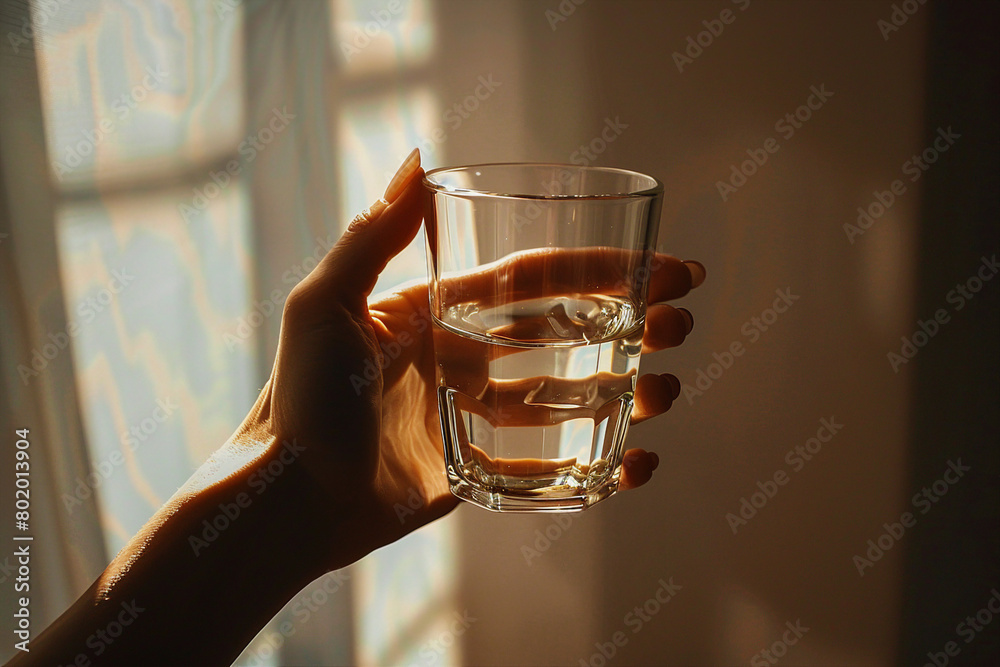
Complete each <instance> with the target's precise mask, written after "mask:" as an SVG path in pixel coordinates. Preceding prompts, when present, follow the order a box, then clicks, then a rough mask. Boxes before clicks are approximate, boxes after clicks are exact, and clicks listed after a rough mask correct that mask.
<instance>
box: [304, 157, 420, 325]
mask: <svg viewBox="0 0 1000 667" xmlns="http://www.w3.org/2000/svg"><path fill="white" fill-rule="evenodd" d="M423 173H424V172H423V170H422V169H421V168H420V151H419V150H418V149H416V148H414V149H413V152H412V153H410V154H409V155H408V156H407V158H406V159H405V160H404V161H403V164H402V166H400V168H399V171H397V172H396V175H395V176H393V178H392V180H391V181H390V182H389V186H388V187H387V188H386V190H385V194H384V195H383V196H382V198H381V199H379V200H378V201H377V202H375V203H374V204H373V205H372V206H370V207H369V208H368V209H366V210H365V211H364V212H363V213H361V214H360V215H358V216H357V217H356V218H354V220H353V221H352V222H351V224H350V226H349V227H348V228H347V231H346V232H344V235H343V236H341V237H340V240H339V241H337V243H336V245H334V246H333V247H332V248H330V251H329V252H328V253H327V254H326V256H325V257H324V258H323V259H322V261H321V262H320V263H319V265H318V266H317V267H316V269H315V270H314V271H313V272H312V273H311V274H310V275H309V276H308V277H307V278H306V281H308V282H309V284H308V285H307V286H306V285H304V286H303V287H305V288H306V289H308V290H309V291H310V292H312V293H313V294H314V295H315V296H316V297H317V298H319V299H321V300H323V301H327V299H338V300H340V301H341V302H342V303H344V304H345V305H347V306H349V307H356V312H364V310H365V306H366V300H367V298H368V296H369V295H370V294H371V292H372V290H373V289H374V288H375V283H376V281H377V280H378V277H379V274H380V273H382V270H383V269H385V266H386V264H388V263H389V260H390V259H392V258H393V257H395V256H396V255H398V254H399V253H400V252H401V251H402V250H403V249H404V248H405V247H406V246H407V245H409V243H410V241H412V240H413V238H414V236H416V234H417V230H418V229H420V223H421V222H422V220H423V214H424V202H425V200H426V198H427V197H428V196H429V193H427V192H426V190H425V189H424V187H423V185H422V184H421V181H422V179H423ZM327 303H329V302H328V301H327Z"/></svg>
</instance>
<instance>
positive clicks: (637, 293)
mask: <svg viewBox="0 0 1000 667" xmlns="http://www.w3.org/2000/svg"><path fill="white" fill-rule="evenodd" d="M424 185H425V186H426V187H427V188H429V189H430V191H431V197H430V202H431V203H430V208H429V210H428V211H427V214H426V215H425V221H426V225H427V266H428V273H429V281H428V282H429V290H430V295H429V296H430V310H431V315H432V317H433V336H434V338H433V342H434V354H435V361H436V365H437V388H438V404H439V412H440V417H441V430H442V437H443V440H444V455H445V464H446V467H447V473H448V478H449V483H450V486H451V491H452V493H454V494H455V495H456V496H458V497H459V498H462V499H464V500H467V501H470V502H472V503H475V504H477V505H480V506H481V507H485V508H486V509H490V510H495V511H500V512H509V511H572V510H582V509H586V508H587V507H590V506H591V505H593V504H594V503H596V502H599V501H600V500H603V499H604V498H607V497H609V496H611V495H612V494H614V493H615V492H616V491H617V489H618V481H619V477H620V475H621V464H622V456H623V452H624V446H623V445H624V442H625V436H626V434H627V433H628V425H629V416H630V414H631V412H632V401H633V394H634V391H635V385H636V378H637V376H638V369H639V353H640V351H641V349H642V334H643V329H644V326H645V316H646V294H647V289H648V283H649V276H650V263H651V261H652V258H653V252H654V245H655V241H656V234H657V227H658V224H659V216H660V205H661V202H662V198H663V185H662V183H660V182H659V181H658V180H657V179H655V178H653V177H651V176H646V175H644V174H640V173H637V172H634V171H627V170H624V169H612V168H605V167H585V166H576V165H562V164H481V165H472V166H465V167H452V168H443V169H435V170H432V171H429V172H427V174H426V176H425V179H424Z"/></svg>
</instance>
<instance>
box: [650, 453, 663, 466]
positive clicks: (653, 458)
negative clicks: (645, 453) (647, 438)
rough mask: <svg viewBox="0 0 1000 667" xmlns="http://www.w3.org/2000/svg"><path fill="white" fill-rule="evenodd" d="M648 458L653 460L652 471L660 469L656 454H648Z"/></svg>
mask: <svg viewBox="0 0 1000 667" xmlns="http://www.w3.org/2000/svg"><path fill="white" fill-rule="evenodd" d="M649 458H651V459H652V460H653V470H656V469H657V468H659V467H660V457H659V456H657V455H656V452H650V453H649Z"/></svg>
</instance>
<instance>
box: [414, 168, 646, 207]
mask: <svg viewBox="0 0 1000 667" xmlns="http://www.w3.org/2000/svg"><path fill="white" fill-rule="evenodd" d="M479 167H555V168H561V169H571V170H574V171H591V172H604V173H615V174H625V175H629V176H639V177H641V178H648V179H650V180H652V181H653V183H654V185H653V187H651V188H645V189H642V190H626V191H624V192H606V193H593V194H529V193H517V192H493V191H491V190H483V189H477V188H457V187H453V186H449V185H445V184H443V183H438V182H435V181H434V180H432V178H431V177H432V176H435V175H437V174H443V173H447V172H458V171H469V170H472V169H476V168H479ZM423 185H424V187H426V188H427V189H429V190H432V191H434V192H440V193H443V194H449V195H458V196H474V197H475V196H479V197H505V198H510V199H541V200H566V199H570V200H586V199H629V198H635V199H638V198H653V197H656V196H658V195H662V194H663V182H662V181H661V180H660V179H658V178H656V177H655V176H650V175H649V174H644V173H642V172H640V171H635V170H632V169H623V168H621V167H600V166H591V165H580V164H565V163H560V162H482V163H479V164H466V165H459V166H455V167H437V168H435V169H431V170H430V171H428V172H426V173H424V178H423Z"/></svg>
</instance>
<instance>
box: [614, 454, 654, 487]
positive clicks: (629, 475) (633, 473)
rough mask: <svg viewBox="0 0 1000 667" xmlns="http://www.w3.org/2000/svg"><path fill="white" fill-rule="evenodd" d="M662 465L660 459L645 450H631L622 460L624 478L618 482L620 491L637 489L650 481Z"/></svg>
mask: <svg viewBox="0 0 1000 667" xmlns="http://www.w3.org/2000/svg"><path fill="white" fill-rule="evenodd" d="M659 465H660V457H659V456H657V455H656V454H655V453H653V452H647V451H645V450H643V449H630V450H628V451H627V452H625V457H624V458H623V459H622V476H621V480H620V481H619V482H618V489H619V490H620V491H628V490H630V489H635V488H638V487H640V486H642V485H643V484H645V483H646V482H648V481H649V480H650V478H651V477H652V476H653V471H654V470H656V468H657V467H658V466H659Z"/></svg>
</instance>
